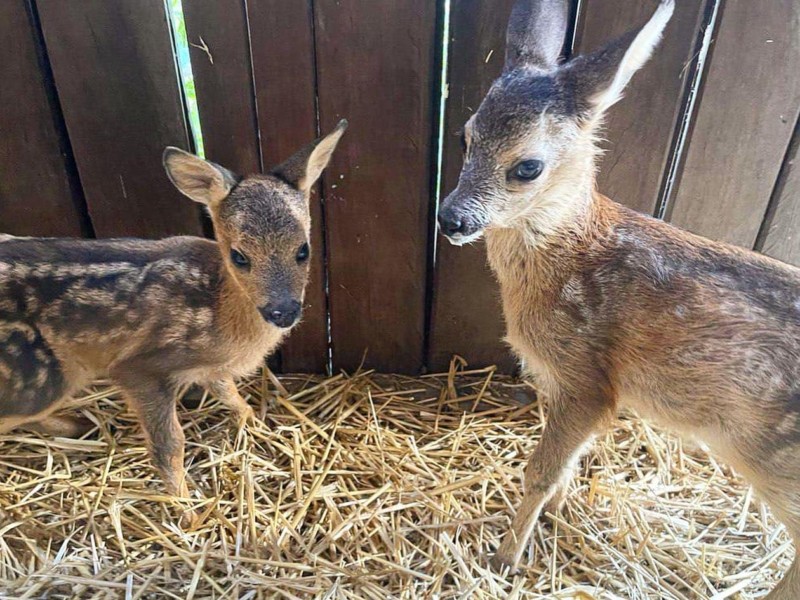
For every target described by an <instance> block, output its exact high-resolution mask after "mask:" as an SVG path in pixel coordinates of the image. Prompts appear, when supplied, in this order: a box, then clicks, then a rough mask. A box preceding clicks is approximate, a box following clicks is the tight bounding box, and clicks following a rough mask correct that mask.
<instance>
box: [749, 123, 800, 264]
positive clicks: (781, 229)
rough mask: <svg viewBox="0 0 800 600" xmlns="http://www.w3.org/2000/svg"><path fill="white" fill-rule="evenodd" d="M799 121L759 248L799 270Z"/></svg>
mask: <svg viewBox="0 0 800 600" xmlns="http://www.w3.org/2000/svg"><path fill="white" fill-rule="evenodd" d="M799 148H800V120H798V122H797V125H795V129H794V136H793V139H792V143H791V146H790V148H789V151H788V152H787V154H786V158H785V159H784V164H783V168H782V169H781V174H780V177H779V179H778V185H777V186H776V189H775V196H774V198H773V200H772V202H773V204H774V206H773V209H772V210H770V211H769V214H768V215H767V222H766V223H765V226H764V229H763V230H762V238H763V239H761V240H759V244H758V248H759V250H761V251H762V252H763V253H764V254H767V255H769V256H771V257H773V258H777V259H778V260H782V261H784V262H787V263H789V264H792V265H795V266H798V267H800V164H798V159H800V156H798V149H799Z"/></svg>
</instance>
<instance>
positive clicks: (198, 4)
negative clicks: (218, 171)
mask: <svg viewBox="0 0 800 600" xmlns="http://www.w3.org/2000/svg"><path fill="white" fill-rule="evenodd" d="M183 14H184V18H185V20H186V36H187V39H188V41H189V52H190V55H191V59H192V72H193V74H194V81H195V90H196V94H197V105H198V110H199V112H200V122H201V129H202V132H203V145H204V146H205V154H206V157H207V158H208V159H209V160H213V161H214V162H216V163H218V164H221V165H223V166H225V167H227V168H229V169H231V170H232V171H235V172H237V173H239V174H241V175H248V174H251V173H257V172H258V171H259V170H260V168H261V160H260V158H259V149H258V126H257V123H256V107H255V97H254V93H253V77H252V72H251V69H250V40H249V38H248V34H247V14H246V9H245V4H244V0H184V2H183Z"/></svg>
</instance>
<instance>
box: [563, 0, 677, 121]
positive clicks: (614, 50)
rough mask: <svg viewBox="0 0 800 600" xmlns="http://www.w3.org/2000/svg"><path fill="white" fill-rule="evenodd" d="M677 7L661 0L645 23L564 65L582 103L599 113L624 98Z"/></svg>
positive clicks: (672, 1) (564, 71) (670, 0)
mask: <svg viewBox="0 0 800 600" xmlns="http://www.w3.org/2000/svg"><path fill="white" fill-rule="evenodd" d="M674 10H675V0H661V3H660V4H659V6H658V8H657V9H656V12H655V13H654V14H653V16H652V17H651V18H650V20H649V21H648V22H647V24H645V25H644V26H643V27H641V28H639V29H635V30H633V31H630V32H628V33H626V34H625V35H623V36H622V37H620V38H619V39H616V40H614V41H613V42H611V43H609V44H608V45H606V46H605V47H603V48H601V49H600V50H598V51H597V52H594V53H592V54H588V55H585V56H579V57H577V58H575V59H574V60H572V61H570V62H569V63H568V64H567V65H565V66H564V67H563V74H564V75H565V76H566V77H568V78H569V79H571V80H572V81H573V83H574V89H575V90H576V94H577V100H578V104H579V106H581V107H583V108H584V109H585V110H587V111H588V112H589V113H590V114H592V115H593V116H599V115H602V114H603V113H604V112H605V111H606V110H608V109H609V108H610V107H611V106H613V105H614V104H616V103H617V102H618V101H619V100H620V99H621V98H622V95H623V92H624V91H625V86H627V85H628V82H630V80H631V77H633V74H634V73H636V71H638V70H639V69H641V68H642V67H643V66H644V64H645V63H646V62H647V61H648V60H649V59H650V57H651V56H652V54H653V51H654V50H655V49H656V46H658V43H659V42H660V41H661V35H662V34H663V33H664V28H665V27H666V26H667V23H669V20H670V18H671V17H672V13H673V11H674Z"/></svg>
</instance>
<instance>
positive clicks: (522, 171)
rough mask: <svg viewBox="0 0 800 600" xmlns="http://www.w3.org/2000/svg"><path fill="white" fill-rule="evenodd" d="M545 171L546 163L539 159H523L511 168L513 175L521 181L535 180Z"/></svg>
mask: <svg viewBox="0 0 800 600" xmlns="http://www.w3.org/2000/svg"><path fill="white" fill-rule="evenodd" d="M542 171H544V163H543V162H542V161H540V160H537V159H535V158H534V159H532V160H523V161H522V162H521V163H519V164H518V165H517V166H516V167H514V168H513V169H512V170H511V173H510V174H511V176H512V177H513V178H514V179H518V180H520V181H533V180H534V179H536V178H537V177H539V175H541V174H542Z"/></svg>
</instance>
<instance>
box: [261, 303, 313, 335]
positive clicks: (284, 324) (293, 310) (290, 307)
mask: <svg viewBox="0 0 800 600" xmlns="http://www.w3.org/2000/svg"><path fill="white" fill-rule="evenodd" d="M302 310H303V306H302V304H301V303H300V302H299V301H298V300H280V301H277V302H270V303H269V304H267V305H266V306H262V307H261V308H259V309H258V312H260V313H261V316H262V317H264V320H265V321H267V322H268V323H272V324H273V325H275V326H276V327H281V328H283V329H287V328H289V327H291V326H292V325H294V324H295V323H297V321H298V319H300V313H301V312H302Z"/></svg>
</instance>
